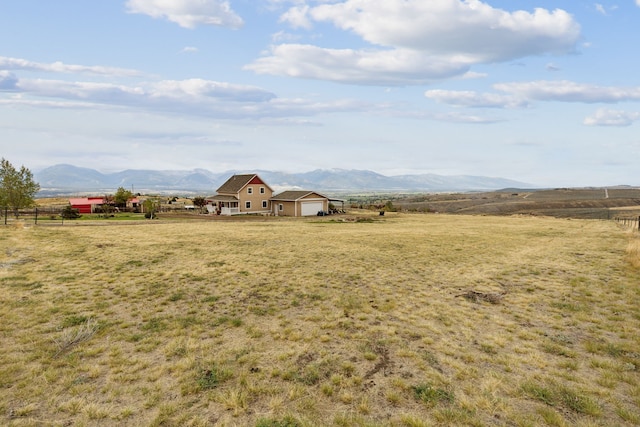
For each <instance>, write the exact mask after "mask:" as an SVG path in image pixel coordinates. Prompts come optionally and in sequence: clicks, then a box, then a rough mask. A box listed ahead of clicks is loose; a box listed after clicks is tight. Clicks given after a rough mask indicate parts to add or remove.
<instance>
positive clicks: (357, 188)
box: [34, 164, 532, 195]
mask: <svg viewBox="0 0 640 427" xmlns="http://www.w3.org/2000/svg"><path fill="white" fill-rule="evenodd" d="M237 173H257V174H258V175H260V177H261V178H262V179H263V180H264V181H265V182H266V183H267V184H269V186H270V187H271V188H273V189H274V191H276V192H278V191H281V190H285V189H305V190H315V191H320V192H322V191H324V192H373V191H375V192H381V191H389V192H397V191H408V192H417V191H424V192H445V191H480V190H499V189H503V188H532V185H531V184H527V183H523V182H518V181H514V180H510V179H506V178H495V177H486V176H469V175H456V176H445V175H436V174H420V175H396V176H385V175H381V174H379V173H376V172H372V171H369V170H346V169H328V170H326V169H318V170H314V171H311V172H304V173H284V172H274V171H265V170H258V171H231V170H230V171H224V172H219V173H214V172H211V171H208V170H205V169H193V170H189V171H186V170H185V171H166V170H165V171H160V170H137V169H128V170H124V171H121V172H113V173H102V172H99V171H97V170H95V169H89V168H82V167H77V166H72V165H66V164H59V165H55V166H51V167H48V168H45V169H43V170H41V171H39V172H35V173H34V178H35V180H36V181H37V182H38V183H39V184H40V187H41V193H43V194H49V195H52V194H70V193H79V192H82V193H105V192H108V193H113V192H115V190H116V189H117V188H118V187H123V188H126V189H128V190H133V192H136V193H137V192H141V193H149V192H155V193H176V192H185V193H196V194H204V195H211V194H214V193H215V191H216V189H217V188H218V187H220V186H221V185H222V184H223V183H224V182H225V181H226V180H227V179H228V178H229V177H230V176H231V175H233V174H237Z"/></svg>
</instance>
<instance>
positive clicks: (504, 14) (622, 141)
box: [0, 0, 640, 187]
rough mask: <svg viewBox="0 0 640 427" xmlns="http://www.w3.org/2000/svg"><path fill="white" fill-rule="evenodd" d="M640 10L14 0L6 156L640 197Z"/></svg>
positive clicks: (6, 4)
mask: <svg viewBox="0 0 640 427" xmlns="http://www.w3.org/2000/svg"><path fill="white" fill-rule="evenodd" d="M639 23H640V0H617V1H614V2H608V1H607V2H605V1H602V2H601V3H597V2H594V1H582V0H553V1H551V0H549V1H546V0H533V1H527V0H500V1H499V0H485V1H478V0H466V1H462V0H384V1H380V0H228V1H223V0H109V1H87V0H56V1H42V0H0V156H1V157H4V158H5V159H7V160H9V161H10V162H11V163H12V164H13V165H14V166H16V167H18V166H21V165H24V166H26V167H27V168H29V169H31V170H32V171H34V172H37V171H39V170H41V169H43V168H46V167H48V166H52V165H55V164H60V163H66V164H71V165H75V166H79V167H86V168H92V169H97V170H99V171H102V172H115V171H121V170H125V169H152V170H192V169H196V168H202V169H207V170H210V171H212V172H224V171H227V170H241V171H246V172H249V171H254V170H256V171H257V170H270V171H282V172H290V173H293V172H306V171H311V170H315V169H359V170H371V171H375V172H378V173H381V174H383V175H387V176H393V175H402V174H426V173H434V174H440V175H479V176H491V177H503V178H510V179H514V180H518V181H522V182H526V183H531V184H534V185H539V186H546V187H579V186H612V185H620V184H627V185H640V54H639V53H638V52H639V45H640V25H639Z"/></svg>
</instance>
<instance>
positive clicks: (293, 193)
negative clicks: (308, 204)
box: [271, 190, 328, 201]
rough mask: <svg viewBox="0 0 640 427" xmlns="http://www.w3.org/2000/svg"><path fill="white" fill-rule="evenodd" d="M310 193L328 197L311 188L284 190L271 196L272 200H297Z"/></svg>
mask: <svg viewBox="0 0 640 427" xmlns="http://www.w3.org/2000/svg"><path fill="white" fill-rule="evenodd" d="M309 194H317V195H318V196H320V197H322V198H325V199H327V198H328V197H326V196H323V195H322V194H320V193H316V192H315V191H309V190H290V191H283V192H282V193H280V194H278V195H276V196H273V197H272V198H271V200H284V201H295V200H300V199H302V198H303V197H306V196H308V195H309Z"/></svg>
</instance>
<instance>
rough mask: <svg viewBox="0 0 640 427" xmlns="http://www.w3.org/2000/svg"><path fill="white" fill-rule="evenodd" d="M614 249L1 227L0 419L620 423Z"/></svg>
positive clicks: (604, 225)
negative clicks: (68, 342)
mask: <svg viewBox="0 0 640 427" xmlns="http://www.w3.org/2000/svg"><path fill="white" fill-rule="evenodd" d="M65 224H66V223H65ZM628 240H629V235H628V234H625V233H624V232H623V231H621V230H620V229H619V228H618V227H617V226H616V225H615V224H614V223H612V222H606V221H576V220H571V221H569V220H559V219H549V218H531V217H504V218H495V217H470V216H469V217H464V216H456V217H450V216H439V215H403V214H391V213H389V214H387V215H386V216H385V217H384V218H378V217H374V216H372V217H371V221H370V222H363V221H361V222H355V221H345V222H336V221H332V218H331V217H328V218H322V219H320V218H317V219H316V218H314V219H311V220H278V221H269V220H265V221H255V220H254V221H246V222H243V221H239V222H237V221H224V222H183V223H173V224H170V223H164V224H162V223H155V224H149V223H144V224H139V225H123V224H115V223H113V224H112V225H110V226H91V225H84V226H82V225H68V226H67V225H65V226H64V227H33V226H27V227H22V228H17V227H5V228H2V229H0V424H8V425H68V424H72V425H135V426H138V425H145V426H146V425H158V426H159V425H192V426H198V425H203V426H204V425H230V426H231V425H239V426H245V425H262V426H278V425H304V426H324V425H338V426H351V425H356V426H358V425H359V426H365V425H366V426H377V425H380V426H383V425H393V426H422V425H434V424H443V425H447V424H448V425H517V426H533V425H541V424H542V425H544V424H547V425H637V424H638V423H640V417H639V416H638V413H639V410H638V409H639V407H640V378H639V371H640V351H639V350H638V349H639V348H640V314H639V313H638V307H639V306H640V304H639V303H640V288H639V287H638V283H640V280H639V279H640V270H639V269H638V268H634V267H633V266H632V265H631V264H630V263H629V262H628V258H627V257H628V256H630V255H629V254H631V253H633V251H634V250H636V251H637V240H636V241H635V243H632V244H631V245H629V243H628ZM633 248H635V249H633ZM636 253H637V252H636ZM632 258H633V257H632ZM485 296H486V298H485ZM498 296H499V297H498ZM89 324H90V325H91V326H92V327H91V331H92V333H91V334H89V335H87V336H86V338H87V339H82V340H78V341H77V342H76V341H73V345H69V346H68V347H65V349H64V351H60V349H61V346H60V343H61V342H63V340H64V338H65V337H71V338H73V337H77V336H78V334H79V333H80V332H82V331H83V330H84V329H83V328H86V327H87V325H89ZM83 337H84V335H83Z"/></svg>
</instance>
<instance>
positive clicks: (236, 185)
mask: <svg viewBox="0 0 640 427" xmlns="http://www.w3.org/2000/svg"><path fill="white" fill-rule="evenodd" d="M249 184H262V185H264V186H265V187H268V188H269V190H271V191H273V190H272V188H271V187H269V186H268V185H267V184H266V183H265V182H264V181H263V180H262V179H261V178H260V177H259V176H258V175H256V174H255V173H251V174H242V175H233V176H232V177H231V178H229V179H228V180H227V182H225V183H224V184H222V185H221V186H220V188H218V189H217V190H216V192H217V193H218V194H220V193H225V194H237V193H238V192H239V191H240V190H242V189H243V188H244V187H246V186H247V185H249Z"/></svg>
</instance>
